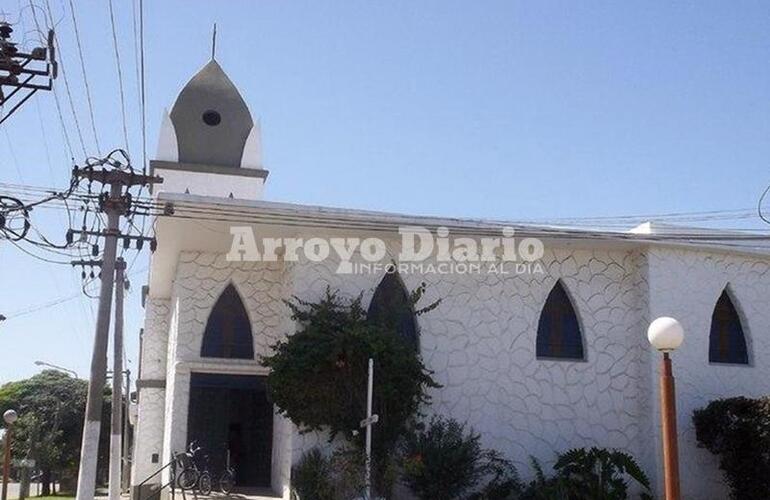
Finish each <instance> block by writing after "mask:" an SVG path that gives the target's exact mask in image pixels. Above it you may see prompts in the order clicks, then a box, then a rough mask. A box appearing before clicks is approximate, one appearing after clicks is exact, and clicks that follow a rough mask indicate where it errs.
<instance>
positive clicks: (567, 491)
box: [521, 448, 652, 500]
mask: <svg viewBox="0 0 770 500" xmlns="http://www.w3.org/2000/svg"><path fill="white" fill-rule="evenodd" d="M531 461H532V467H533V468H534V470H535V479H534V480H533V481H532V482H531V483H530V484H529V486H528V487H527V488H526V489H525V491H524V494H523V495H522V497H521V498H522V499H526V500H624V499H627V498H628V482H627V478H631V479H633V480H634V481H636V482H637V483H639V484H640V485H641V486H642V487H643V488H644V489H645V492H643V493H642V498H643V499H650V498H652V497H651V496H650V482H649V479H648V478H647V475H646V474H645V473H644V471H643V470H642V469H641V467H639V464H637V463H636V461H635V460H634V458H633V457H632V456H631V455H629V454H627V453H624V452H622V451H617V450H607V449H604V448H590V449H588V450H587V449H585V448H577V449H573V450H569V451H567V452H565V453H562V454H561V455H559V456H558V457H557V459H556V463H555V464H554V466H553V468H554V471H555V475H554V476H552V477H547V476H546V475H545V473H544V472H543V468H542V466H541V465H540V463H539V462H538V461H537V460H536V459H535V458H531Z"/></svg>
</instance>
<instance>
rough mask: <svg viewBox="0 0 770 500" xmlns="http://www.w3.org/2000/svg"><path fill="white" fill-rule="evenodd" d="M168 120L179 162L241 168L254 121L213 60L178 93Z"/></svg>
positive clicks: (241, 98) (231, 84)
mask: <svg viewBox="0 0 770 500" xmlns="http://www.w3.org/2000/svg"><path fill="white" fill-rule="evenodd" d="M170 118H171V122H172V123H173V125H174V130H175V132H176V139H177V143H178V147H179V162H180V163H192V164H203V165H218V166H226V167H240V166H241V158H242V157H243V152H244V147H245V145H246V139H247V138H248V137H249V133H250V132H251V130H252V127H253V126H254V121H253V120H252V117H251V113H250V112H249V108H248V106H247V105H246V102H245V101H244V100H243V97H241V94H240V92H238V89H237V88H236V87H235V85H234V84H233V82H232V81H231V80H230V78H229V77H228V76H227V74H225V72H224V71H223V70H222V67H221V66H220V65H219V63H218V62H216V61H215V60H214V59H212V60H211V61H209V62H208V63H207V64H206V65H205V66H204V67H203V68H202V69H201V70H200V71H198V73H196V74H195V76H193V77H192V79H191V80H190V81H189V82H188V83H187V85H185V87H184V88H183V89H182V91H181V92H180V93H179V97H177V100H176V103H174V107H173V108H172V109H171V114H170Z"/></svg>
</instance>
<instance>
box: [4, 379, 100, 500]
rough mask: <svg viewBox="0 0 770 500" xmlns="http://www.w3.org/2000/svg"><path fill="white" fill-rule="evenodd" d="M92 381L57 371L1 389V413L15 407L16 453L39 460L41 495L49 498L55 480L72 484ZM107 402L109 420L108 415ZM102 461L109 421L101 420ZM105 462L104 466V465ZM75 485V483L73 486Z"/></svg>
mask: <svg viewBox="0 0 770 500" xmlns="http://www.w3.org/2000/svg"><path fill="white" fill-rule="evenodd" d="M87 390H88V382H86V381H85V380H81V379H76V378H73V377H71V376H69V375H66V374H64V373H62V372H59V371H56V370H45V371H43V372H41V373H38V374H37V375H35V376H33V377H31V378H28V379H25V380H18V381H14V382H9V383H7V384H5V385H3V386H2V387H0V414H2V413H3V412H5V410H7V409H10V408H13V409H14V410H16V411H17V412H18V414H19V420H17V421H16V424H15V427H14V439H13V448H12V452H13V455H14V457H17V458H30V459H33V460H35V462H36V466H37V468H38V469H39V470H40V471H41V473H42V478H41V482H42V483H43V487H42V493H43V495H49V494H50V492H51V490H50V483H51V482H52V480H53V478H54V476H56V477H58V478H60V480H61V479H64V481H63V482H62V484H63V486H66V483H67V480H68V479H69V480H71V481H74V478H75V477H76V475H77V467H78V460H79V458H80V444H81V439H82V435H83V434H82V432H83V418H84V411H85V404H86V394H87ZM109 412H110V407H109V400H107V401H106V402H105V415H109ZM102 424H103V427H102V439H101V440H100V453H99V455H100V458H101V457H104V456H106V451H107V446H108V444H107V443H108V441H109V439H108V438H109V435H108V434H109V430H108V429H109V418H102ZM102 462H103V461H102ZM73 486H74V484H73Z"/></svg>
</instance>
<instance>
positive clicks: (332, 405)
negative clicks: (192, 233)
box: [262, 285, 438, 492]
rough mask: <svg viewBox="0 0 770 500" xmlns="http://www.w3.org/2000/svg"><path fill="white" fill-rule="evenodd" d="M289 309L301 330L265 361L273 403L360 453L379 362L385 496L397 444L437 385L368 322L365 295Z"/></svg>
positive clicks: (379, 477) (376, 432)
mask: <svg viewBox="0 0 770 500" xmlns="http://www.w3.org/2000/svg"><path fill="white" fill-rule="evenodd" d="M424 290H425V287H424V285H423V286H422V287H420V288H419V289H418V290H416V291H415V292H413V293H412V294H410V300H409V303H408V304H406V305H405V307H410V308H411V307H412V306H413V305H414V304H415V303H416V302H417V301H418V300H419V299H420V297H421V296H422V294H423V292H424ZM287 305H288V306H289V308H290V309H291V312H292V318H293V319H294V320H295V321H297V323H298V324H299V330H298V331H297V332H296V333H295V334H293V335H291V336H289V337H288V338H287V339H286V340H284V341H282V342H279V343H277V344H276V345H275V346H273V348H274V354H273V355H271V356H266V357H263V358H262V363H263V364H264V365H265V366H266V367H268V368H270V375H269V376H268V386H269V389H270V394H271V397H272V399H273V401H274V402H275V404H276V405H277V406H278V408H279V410H280V411H281V412H282V413H283V414H284V415H286V416H287V417H289V418H290V419H291V420H292V421H293V422H294V423H296V424H297V425H298V426H300V428H301V429H302V430H304V431H319V430H328V431H329V432H330V434H331V439H334V438H335V437H336V436H338V435H342V436H344V437H345V438H346V439H347V440H348V441H349V442H351V443H353V444H355V445H356V446H358V447H359V449H360V447H361V445H362V442H363V438H362V434H363V433H359V432H358V431H359V422H360V421H361V419H362V418H363V417H364V416H365V415H366V380H367V365H368V359H369V358H373V359H374V363H375V376H374V407H375V408H374V411H375V413H377V414H378V415H379V418H380V420H379V422H378V423H377V424H376V425H375V426H374V428H373V433H372V437H373V439H372V441H373V455H374V466H375V485H377V483H379V487H380V491H383V490H385V491H383V492H386V491H387V490H388V489H389V487H390V484H392V481H393V479H394V477H393V476H392V467H391V466H392V462H393V460H392V452H393V451H394V450H395V448H396V443H397V440H398V439H399V437H400V436H401V435H403V433H404V431H405V429H406V426H407V424H408V422H409V421H410V419H411V418H412V417H414V416H415V415H416V414H417V412H418V409H419V407H420V405H421V404H424V403H427V402H428V401H429V398H428V395H427V392H426V391H427V389H428V388H430V387H438V385H437V384H436V382H434V380H433V378H432V377H431V372H430V371H429V370H427V369H426V368H425V366H424V364H423V362H422V358H421V357H420V354H419V353H418V352H417V351H416V350H415V349H414V348H413V346H410V345H407V344H406V343H404V342H403V340H402V339H401V337H400V336H399V335H397V334H396V332H394V331H393V330H392V329H391V328H389V327H387V326H385V325H383V324H381V323H379V322H372V321H367V318H366V311H365V310H364V309H363V308H362V306H361V296H359V297H358V298H356V299H354V300H351V301H346V300H344V299H342V298H340V297H339V295H338V294H337V293H336V292H331V291H330V290H327V291H326V295H325V296H324V298H323V299H322V300H320V301H319V302H317V303H312V302H306V301H302V300H299V299H297V298H294V300H293V301H289V302H287ZM436 305H437V303H434V304H431V305H430V306H428V307H426V308H423V309H419V310H417V311H415V314H422V313H424V312H427V311H428V310H431V309H432V308H434V307H436ZM400 313H401V311H394V312H393V314H400Z"/></svg>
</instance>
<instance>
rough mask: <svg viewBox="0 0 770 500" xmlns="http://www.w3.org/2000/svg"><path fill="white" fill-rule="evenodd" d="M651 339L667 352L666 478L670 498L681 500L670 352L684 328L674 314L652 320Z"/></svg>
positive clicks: (663, 388)
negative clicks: (672, 316) (670, 316)
mask: <svg viewBox="0 0 770 500" xmlns="http://www.w3.org/2000/svg"><path fill="white" fill-rule="evenodd" d="M647 340H649V341H650V344H652V346H653V347H654V348H655V349H657V350H658V351H660V352H662V353H663V359H662V360H661V365H660V419H661V435H662V437H663V478H664V482H665V498H666V500H679V444H678V442H677V434H676V395H675V389H674V374H673V372H672V370H671V358H670V357H669V353H670V352H672V351H673V350H675V349H676V348H677V347H679V346H680V345H682V341H683V340H684V328H682V325H681V324H680V323H679V322H678V321H677V320H675V319H674V318H669V317H665V316H664V317H661V318H658V319H656V320H655V321H653V322H652V323H650V327H649V328H648V329H647Z"/></svg>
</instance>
